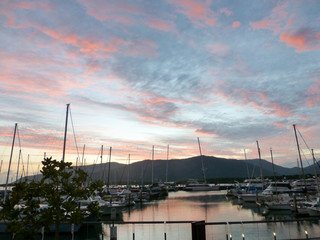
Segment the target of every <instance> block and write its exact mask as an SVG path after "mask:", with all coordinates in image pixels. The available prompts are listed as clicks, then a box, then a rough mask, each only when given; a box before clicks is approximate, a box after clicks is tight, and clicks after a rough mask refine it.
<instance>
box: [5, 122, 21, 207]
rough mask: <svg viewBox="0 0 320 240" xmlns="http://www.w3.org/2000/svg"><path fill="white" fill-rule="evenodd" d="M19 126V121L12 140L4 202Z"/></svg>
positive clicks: (15, 126)
mask: <svg viewBox="0 0 320 240" xmlns="http://www.w3.org/2000/svg"><path fill="white" fill-rule="evenodd" d="M17 128H18V123H16V124H15V125H14V134H13V140H12V146H11V153H10V161H9V167H8V173H7V180H6V187H5V190H4V198H3V202H5V201H6V197H7V189H8V181H9V175H10V168H11V161H12V154H13V148H14V142H15V139H16V133H17Z"/></svg>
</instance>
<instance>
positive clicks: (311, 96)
mask: <svg viewBox="0 0 320 240" xmlns="http://www.w3.org/2000/svg"><path fill="white" fill-rule="evenodd" d="M312 80H313V85H311V86H310V87H309V89H308V91H307V96H308V97H307V104H308V106H309V107H310V108H312V107H316V106H319V103H320V79H312Z"/></svg>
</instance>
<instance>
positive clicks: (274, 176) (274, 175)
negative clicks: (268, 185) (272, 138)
mask: <svg viewBox="0 0 320 240" xmlns="http://www.w3.org/2000/svg"><path fill="white" fill-rule="evenodd" d="M270 154H271V161H272V172H273V178H274V181H276V173H275V171H274V163H273V154H272V148H270Z"/></svg>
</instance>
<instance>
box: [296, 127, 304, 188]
mask: <svg viewBox="0 0 320 240" xmlns="http://www.w3.org/2000/svg"><path fill="white" fill-rule="evenodd" d="M293 129H294V135H295V137H296V143H297V149H298V154H299V160H300V165H301V172H302V177H303V183H304V186H305V187H306V177H305V175H304V170H303V164H302V159H301V153H300V146H299V141H298V136H297V130H296V125H295V124H293Z"/></svg>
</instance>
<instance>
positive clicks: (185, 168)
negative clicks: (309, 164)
mask: <svg viewBox="0 0 320 240" xmlns="http://www.w3.org/2000/svg"><path fill="white" fill-rule="evenodd" d="M201 158H202V160H203V164H204V168H205V169H206V171H205V174H206V179H214V178H248V171H249V176H250V177H259V176H260V163H259V159H252V160H247V161H244V160H237V159H226V158H217V157H212V156H202V157H201V156H196V157H191V158H187V159H171V160H169V161H166V160H154V161H153V169H154V171H153V174H154V175H153V179H154V181H158V180H162V181H165V180H166V167H167V164H168V177H167V180H168V181H185V180H188V179H203V174H202V164H201ZM247 167H248V168H247ZM274 167H275V172H276V175H277V176H281V175H296V174H299V173H300V172H299V170H298V169H297V168H285V167H281V166H278V165H275V166H274ZM262 168H263V175H264V176H273V170H272V164H271V163H270V162H268V161H266V160H262ZM85 169H86V171H87V172H88V173H89V174H90V175H92V176H93V177H94V178H96V179H98V178H100V179H101V178H102V176H104V177H103V179H104V181H106V182H107V176H108V166H107V164H102V165H99V166H95V167H94V166H86V167H85ZM128 169H129V170H130V183H131V184H134V183H136V184H140V183H141V181H142V178H143V182H144V183H150V182H151V179H152V162H151V160H144V161H141V162H136V163H132V164H130V166H129V167H128V165H124V164H118V163H111V168H110V178H109V180H110V181H109V183H110V184H114V183H120V182H121V183H126V182H127V176H128ZM247 169H248V170H247ZM103 171H104V173H103ZM91 172H94V174H91ZM305 172H306V173H307V172H308V171H307V169H306V171H305Z"/></svg>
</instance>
